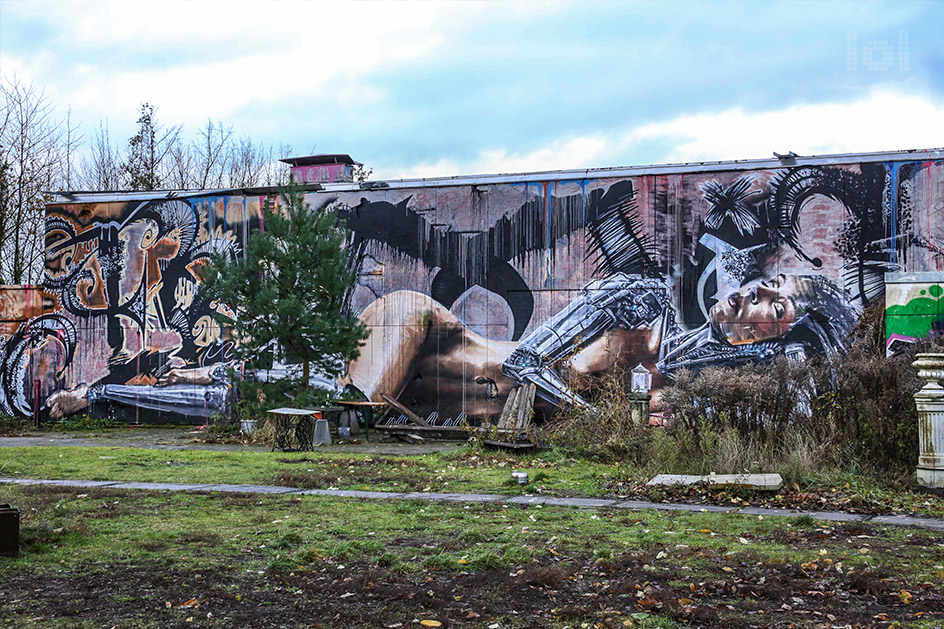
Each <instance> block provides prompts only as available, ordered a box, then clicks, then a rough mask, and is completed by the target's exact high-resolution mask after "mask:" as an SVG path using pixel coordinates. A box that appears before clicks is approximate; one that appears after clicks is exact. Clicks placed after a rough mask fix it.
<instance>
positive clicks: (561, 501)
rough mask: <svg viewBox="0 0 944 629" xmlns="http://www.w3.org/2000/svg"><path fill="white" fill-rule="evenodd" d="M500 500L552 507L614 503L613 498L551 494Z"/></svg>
mask: <svg viewBox="0 0 944 629" xmlns="http://www.w3.org/2000/svg"><path fill="white" fill-rule="evenodd" d="M501 502H503V503H507V504H520V505H550V506H554V507H585V508H591V509H593V508H597V507H610V506H613V505H615V504H616V501H615V500H605V499H603V498H555V497H553V496H515V497H514V498H505V499H503V500H502V501H501Z"/></svg>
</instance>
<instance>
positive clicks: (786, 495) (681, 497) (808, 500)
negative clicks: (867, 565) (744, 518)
mask: <svg viewBox="0 0 944 629" xmlns="http://www.w3.org/2000/svg"><path fill="white" fill-rule="evenodd" d="M605 490H606V491H607V493H611V494H613V495H618V496H619V497H621V498H628V499H632V500H651V501H653V502H684V503H689V504H711V505H719V506H726V507H730V506H736V507H748V506H750V507H764V508H781V509H796V510H799V511H817V510H820V511H845V512H848V513H864V514H872V515H890V514H894V513H899V514H905V515H913V514H920V515H928V516H932V517H938V518H939V517H944V500H942V498H940V497H938V496H934V495H931V494H928V495H927V496H926V500H923V501H922V502H921V504H920V505H915V504H913V501H912V502H911V503H909V502H908V501H906V500H905V499H903V498H902V494H901V492H883V493H882V494H880V495H879V494H876V495H874V496H872V497H870V496H868V495H863V494H862V493H861V492H855V491H852V490H850V488H848V487H844V486H839V487H830V488H823V489H815V490H806V491H804V490H801V489H800V488H799V487H797V486H796V485H793V486H791V487H784V488H782V489H781V490H780V491H778V492H776V493H771V492H761V491H752V490H749V489H740V490H739V489H730V490H719V489H710V488H709V487H708V485H707V484H706V483H698V484H695V485H673V486H670V487H652V486H647V485H646V484H645V483H644V482H642V481H640V480H636V479H633V480H625V479H614V480H611V481H610V482H608V483H607V484H606V486H605Z"/></svg>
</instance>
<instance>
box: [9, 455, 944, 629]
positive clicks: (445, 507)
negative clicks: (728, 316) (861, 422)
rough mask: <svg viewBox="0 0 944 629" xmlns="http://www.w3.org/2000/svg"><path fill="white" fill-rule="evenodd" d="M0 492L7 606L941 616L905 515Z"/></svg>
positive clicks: (878, 621) (333, 620)
mask: <svg viewBox="0 0 944 629" xmlns="http://www.w3.org/2000/svg"><path fill="white" fill-rule="evenodd" d="M158 454H164V455H166V454H168V453H166V452H165V453H158ZM176 454H177V453H175V455H176ZM56 458H58V457H56ZM63 458H66V457H63ZM106 461H108V459H106ZM168 467H169V468H171V469H174V470H176V469H178V468H174V467H173V466H168ZM240 473H247V472H240ZM5 474H6V472H5ZM174 478H175V479H176V480H185V479H183V478H177V477H174ZM153 479H154V480H168V478H167V477H158V476H155V477H153ZM230 480H237V479H236V478H231V479H230ZM239 480H252V479H251V478H250V477H248V476H247V477H242V476H240V477H239ZM256 480H258V479H256ZM0 495H2V498H0V501H4V502H6V501H9V502H12V503H13V504H15V505H16V506H18V507H19V509H20V511H21V514H22V517H21V519H22V521H21V549H22V554H21V556H20V558H18V559H5V558H0V621H5V624H6V625H7V626H17V627H102V626H105V627H112V626H118V627H169V626H171V627H176V626H180V627H237V626H238V627H243V626H246V627H256V626H259V627H262V626H266V627H267V626H286V627H302V626H304V627H311V626H318V627H365V626H370V627H404V628H406V627H423V626H439V625H436V624H435V623H431V622H429V621H435V622H437V623H441V626H444V627H489V626H495V625H496V624H497V626H499V627H503V628H504V627H535V628H537V627H541V628H543V627H565V626H566V627H623V626H635V627H675V626H691V625H694V626H711V627H748V626H763V627H780V626H782V627H786V626H810V627H815V626H843V625H850V624H851V625H857V626H870V627H871V626H903V627H934V626H940V624H941V623H942V621H944V616H942V610H944V599H942V596H941V592H942V591H944V543H942V542H944V540H942V539H941V538H940V534H939V533H934V532H928V531H923V530H917V529H912V528H910V527H899V528H892V527H880V526H870V525H867V524H858V523H857V524H852V525H841V526H824V525H819V524H817V523H816V522H814V521H813V520H812V519H810V518H809V517H806V516H803V517H797V518H788V519H784V518H766V519H764V518H759V517H756V516H754V517H750V516H732V515H719V514H712V513H671V512H670V513H661V512H659V513H657V512H637V513H627V512H623V511H616V510H606V509H603V510H580V509H567V508H557V507H546V506H545V507H542V506H527V505H520V506H517V505H516V506H503V505H494V504H484V505H478V504H476V505H455V504H431V503H423V502H414V501H390V502H387V501H358V500H350V499H336V498H325V497H315V496H284V495H282V496H247V495H229V494H176V493H168V492H148V491H135V490H124V491H121V490H113V489H107V488H105V489H93V490H77V489H71V488H64V487H52V486H11V485H4V486H0ZM421 621H427V624H426V625H423V624H421ZM893 623H898V624H894V625H893Z"/></svg>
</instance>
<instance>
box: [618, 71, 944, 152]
mask: <svg viewBox="0 0 944 629" xmlns="http://www.w3.org/2000/svg"><path fill="white" fill-rule="evenodd" d="M672 138H677V139H678V142H677V143H676V144H675V146H674V148H672V149H671V150H670V151H668V152H667V153H666V154H665V155H664V156H663V157H662V158H660V159H662V160H664V161H666V162H693V161H706V160H719V159H745V158H762V157H771V156H772V152H773V151H777V152H778V153H786V152H787V151H795V152H796V153H798V154H800V155H821V154H824V153H850V152H867V151H884V150H899V149H911V148H931V147H940V146H944V105H942V104H941V103H938V102H936V101H934V100H932V99H930V98H928V97H926V96H922V95H916V94H904V93H899V92H896V91H894V90H891V89H887V88H876V89H873V90H872V91H871V92H870V93H868V94H867V95H866V96H864V97H862V98H859V99H857V100H855V101H852V102H849V103H818V104H807V105H794V106H791V107H787V108H785V109H782V110H778V111H768V112H760V113H747V112H745V111H744V110H742V109H732V110H729V111H724V112H720V113H717V114H694V115H687V116H681V117H678V118H675V119H673V120H669V121H666V122H657V123H652V124H647V125H643V126H641V127H638V128H636V129H633V130H632V131H630V132H629V133H628V134H626V135H625V136H623V137H622V138H621V142H622V143H623V144H624V145H625V146H626V149H627V150H628V151H631V150H632V147H633V146H634V145H636V144H639V143H642V142H647V141H649V142H651V141H657V140H663V139H672Z"/></svg>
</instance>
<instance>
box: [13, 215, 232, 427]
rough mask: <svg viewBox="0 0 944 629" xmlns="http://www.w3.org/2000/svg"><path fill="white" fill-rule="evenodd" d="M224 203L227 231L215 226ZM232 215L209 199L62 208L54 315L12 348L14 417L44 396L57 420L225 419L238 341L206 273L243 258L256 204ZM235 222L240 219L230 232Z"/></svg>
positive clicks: (52, 242)
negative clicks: (119, 414) (223, 323)
mask: <svg viewBox="0 0 944 629" xmlns="http://www.w3.org/2000/svg"><path fill="white" fill-rule="evenodd" d="M217 205H219V206H223V208H224V209H223V220H222V221H215V220H213V218H214V217H215V213H217V210H218V209H219V208H217V207H215V206H217ZM226 205H227V203H226V202H225V201H224V200H218V201H215V200H212V199H211V200H206V199H202V200H198V201H195V202H193V203H192V204H191V203H188V202H185V201H181V200H162V201H150V202H144V203H130V204H118V203H109V204H95V205H85V206H83V207H81V208H79V207H77V206H65V207H63V208H59V209H57V208H52V209H51V210H50V211H49V213H48V215H47V221H46V230H47V234H46V241H47V247H46V278H45V293H46V298H47V300H48V301H51V304H50V305H49V306H48V310H49V311H51V312H48V313H47V314H46V315H44V316H43V317H40V318H34V319H31V320H30V321H28V322H27V323H24V324H23V325H22V326H21V327H20V329H19V330H18V332H17V333H16V334H14V335H13V336H11V337H10V338H9V339H8V342H7V344H6V347H5V349H4V367H5V368H4V396H3V398H2V400H3V403H4V406H5V409H4V410H5V411H6V412H13V413H17V414H30V413H32V412H33V410H34V408H35V404H36V401H37V400H36V396H37V395H38V401H39V404H40V407H42V408H44V409H45V410H48V411H49V413H50V414H51V415H53V416H62V415H67V414H71V413H75V412H79V411H86V410H91V411H93V412H98V413H104V412H109V413H110V412H112V411H114V410H115V408H112V407H116V408H129V407H130V408H134V409H138V410H141V409H146V410H149V411H156V412H158V413H163V412H173V413H178V414H182V415H187V416H191V417H194V416H196V417H208V416H209V415H210V414H211V413H212V412H214V411H218V410H219V409H220V408H221V407H222V404H223V401H224V398H225V391H226V386H225V384H224V383H223V381H222V375H223V368H222V367H223V363H224V361H225V358H226V351H227V342H226V341H225V340H224V339H223V338H222V335H221V333H220V328H219V326H218V325H217V324H216V323H215V322H214V321H213V320H212V317H211V315H212V312H211V304H208V303H206V302H205V301H203V300H201V299H200V298H199V296H198V295H197V291H196V283H197V277H196V272H197V268H198V266H199V265H200V264H202V263H203V262H204V261H205V260H206V259H207V258H208V257H209V256H210V254H211V253H212V252H214V251H225V252H229V253H230V254H231V255H236V254H237V253H238V251H239V250H240V246H241V242H242V239H243V238H244V235H245V232H246V228H248V225H246V220H245V212H244V211H243V207H244V200H243V199H235V200H231V201H230V203H229V205H230V206H231V207H229V208H226V207H225V206H226ZM233 206H235V207H233ZM227 209H228V210H229V211H228V212H227ZM201 210H202V211H201ZM234 210H235V211H234ZM227 213H229V214H230V216H231V217H232V218H235V219H236V220H232V221H229V222H227V221H226V219H225V217H226V214H227ZM201 216H202V220H201ZM36 382H38V383H39V385H38V386H30V385H31V384H32V385H35V383H36ZM136 415H137V413H136Z"/></svg>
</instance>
